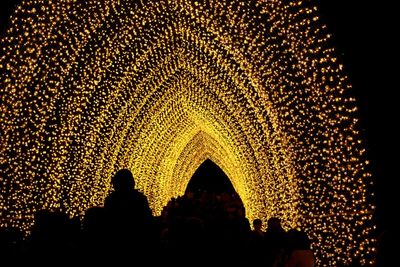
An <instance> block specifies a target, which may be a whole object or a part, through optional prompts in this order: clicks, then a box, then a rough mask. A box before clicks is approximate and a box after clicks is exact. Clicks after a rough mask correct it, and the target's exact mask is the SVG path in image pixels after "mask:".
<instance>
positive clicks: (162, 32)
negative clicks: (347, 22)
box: [0, 0, 375, 266]
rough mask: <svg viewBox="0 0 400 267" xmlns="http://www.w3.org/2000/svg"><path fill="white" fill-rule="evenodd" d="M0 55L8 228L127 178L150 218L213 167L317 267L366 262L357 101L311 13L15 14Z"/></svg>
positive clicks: (365, 177)
mask: <svg viewBox="0 0 400 267" xmlns="http://www.w3.org/2000/svg"><path fill="white" fill-rule="evenodd" d="M11 23H12V25H11V27H10V28H9V29H8V31H7V33H6V34H5V36H4V38H3V39H2V40H1V43H2V47H3V48H2V50H1V54H0V56H1V58H0V68H1V71H2V73H3V74H2V76H1V86H0V88H1V101H2V104H1V117H0V129H1V146H0V149H1V153H0V155H1V164H2V165H1V166H2V169H1V176H0V179H1V180H0V185H1V191H2V194H1V196H0V215H1V216H0V218H1V221H0V223H1V225H3V226H17V227H21V228H23V229H25V230H28V229H29V227H30V225H31V223H32V218H33V217H32V216H33V214H34V212H35V211H36V210H38V209H61V210H63V211H65V212H67V213H68V214H69V215H71V216H74V215H77V214H82V213H84V211H85V210H86V209H87V208H88V207H91V206H95V205H101V203H102V202H103V200H104V198H105V196H106V195H107V193H108V191H109V181H110V177H111V176H112V175H113V174H114V173H115V171H116V170H117V169H119V168H122V167H125V168H130V169H131V170H132V171H133V173H134V176H135V177H136V180H137V186H138V187H139V188H140V189H141V190H142V191H143V192H144V193H145V194H146V195H147V196H148V198H149V202H150V204H151V207H152V209H153V211H154V213H155V214H158V213H159V212H160V211H161V209H162V207H163V206H164V205H165V204H166V203H167V201H168V199H170V198H171V197H173V196H177V195H179V194H182V193H183V192H184V189H185V187H186V185H187V183H188V181H189V179H190V177H191V175H192V174H193V173H194V172H195V170H196V168H197V167H198V166H199V165H200V164H201V163H202V162H203V161H204V160H205V159H207V158H210V159H212V160H213V161H214V162H216V163H217V164H218V165H219V166H220V167H221V168H222V169H223V170H224V171H225V172H226V173H227V175H228V176H229V177H230V179H231V180H232V184H233V186H234V187H235V189H236V191H237V192H238V193H239V195H240V196H241V198H242V199H243V202H244V205H245V207H246V213H247V214H246V215H247V216H248V218H249V219H253V218H256V217H260V218H262V219H264V220H266V219H268V218H269V217H271V216H280V217H281V218H283V221H284V225H285V226H286V227H295V226H299V227H301V228H303V229H306V231H307V233H308V234H309V236H310V237H311V238H312V240H313V244H314V245H313V246H314V249H315V251H316V254H317V259H318V262H319V263H321V264H322V265H331V266H333V265H336V264H337V263H338V262H343V263H348V261H349V260H350V259H351V258H352V257H354V256H355V257H359V258H361V259H362V260H363V261H364V262H365V261H370V260H371V259H372V255H373V254H374V253H373V252H374V243H375V240H374V239H373V238H372V232H373V228H374V225H373V223H372V212H373V209H374V206H373V205H372V204H371V201H370V199H369V197H368V195H372V194H368V192H367V191H368V187H369V186H370V183H371V182H370V178H369V177H370V174H369V173H368V171H367V170H366V168H367V165H368V161H367V160H366V159H365V155H364V154H365V149H364V148H363V147H362V143H361V141H360V136H359V133H358V131H357V120H356V118H355V117H356V107H355V100H354V99H353V98H352V97H351V96H349V95H348V93H347V92H348V91H349V89H350V85H349V83H348V80H347V78H346V76H345V75H344V72H343V70H342V66H341V65H340V63H339V62H338V61H337V57H336V56H335V51H334V49H333V48H331V47H330V45H329V43H330V42H329V38H330V36H329V34H328V33H327V31H326V29H325V26H324V25H322V24H321V22H320V21H319V18H318V10H317V8H316V7H314V5H313V4H312V2H310V1H301V0H300V1H278V0H269V1H261V0H259V1H237V0H231V1H213V0H208V1H194V0H160V1H145V0H143V1H132V0H129V1H128V0H106V1H94V0H93V1H91V0H89V1H74V0H64V1H57V2H53V1H44V0H36V1H22V3H21V5H20V6H19V7H18V8H17V9H16V11H15V14H14V15H13V17H12V21H11Z"/></svg>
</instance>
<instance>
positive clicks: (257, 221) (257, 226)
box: [253, 219, 262, 231]
mask: <svg viewBox="0 0 400 267" xmlns="http://www.w3.org/2000/svg"><path fill="white" fill-rule="evenodd" d="M253 227H254V230H256V231H261V228H262V221H261V219H254V220H253Z"/></svg>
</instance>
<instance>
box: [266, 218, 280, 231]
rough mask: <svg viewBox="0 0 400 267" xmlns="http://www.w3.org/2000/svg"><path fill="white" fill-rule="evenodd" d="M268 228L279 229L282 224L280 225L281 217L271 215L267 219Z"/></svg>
mask: <svg viewBox="0 0 400 267" xmlns="http://www.w3.org/2000/svg"><path fill="white" fill-rule="evenodd" d="M268 229H269V230H271V231H281V230H283V229H282V225H281V219H279V218H277V217H271V218H269V220H268Z"/></svg>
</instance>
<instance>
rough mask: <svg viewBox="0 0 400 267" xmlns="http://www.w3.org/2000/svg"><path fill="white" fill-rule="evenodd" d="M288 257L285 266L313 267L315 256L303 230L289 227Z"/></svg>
mask: <svg viewBox="0 0 400 267" xmlns="http://www.w3.org/2000/svg"><path fill="white" fill-rule="evenodd" d="M288 244H289V251H288V252H289V255H288V256H289V257H288V259H287V261H286V264H285V267H314V266H315V258H314V254H313V252H312V250H311V241H310V239H309V238H308V236H307V234H306V233H305V232H303V231H299V230H296V229H291V230H289V232H288Z"/></svg>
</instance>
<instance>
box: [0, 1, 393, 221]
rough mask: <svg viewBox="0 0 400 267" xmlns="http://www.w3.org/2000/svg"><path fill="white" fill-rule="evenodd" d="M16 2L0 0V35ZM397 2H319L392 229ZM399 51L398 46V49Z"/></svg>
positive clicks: (382, 214) (383, 217) (383, 215)
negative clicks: (354, 101)
mask: <svg viewBox="0 0 400 267" xmlns="http://www.w3.org/2000/svg"><path fill="white" fill-rule="evenodd" d="M19 2H20V0H1V1H0V35H3V34H4V31H5V29H6V28H7V27H8V25H9V16H10V14H11V13H12V11H13V9H14V8H15V6H16V4H18V3H19ZM394 2H395V1H390V2H389V1H371V0H366V1H365V0H364V1H362V0H320V1H316V3H317V4H318V5H319V6H320V13H321V19H322V21H323V22H324V23H325V24H326V25H327V27H328V31H329V32H330V33H332V34H333V42H334V43H333V45H334V46H335V47H336V48H337V50H338V51H339V57H340V60H341V61H342V62H343V64H344V66H345V70H346V73H347V74H348V76H349V78H350V81H351V83H352V85H353V89H354V90H353V93H354V96H355V97H356V99H357V102H358V107H359V117H360V119H361V121H360V127H361V132H362V136H363V138H364V141H365V142H366V147H367V151H368V158H369V159H370V161H371V172H372V174H373V179H374V181H375V191H376V196H377V198H376V201H377V208H378V209H377V222H378V226H379V228H380V229H386V228H390V227H393V226H394V222H395V221H396V220H395V219H394V212H393V211H395V210H399V209H398V207H397V205H396V204H397V203H398V202H399V201H397V203H396V201H395V199H394V197H395V193H397V187H396V182H395V180H396V179H398V174H397V169H395V167H396V166H397V165H399V163H397V162H396V161H397V160H398V158H399V157H398V153H399V141H398V134H397V129H396V128H397V123H398V121H399V120H398V118H397V110H396V107H397V105H398V104H397V103H398V100H397V96H396V91H398V89H399V88H398V85H397V83H396V82H395V79H396V75H395V72H396V71H397V69H398V65H397V64H398V60H397V59H398V53H397V51H396V50H397V49H395V47H396V44H397V42H395V40H394V39H395V35H396V34H399V31H398V30H395V12H396V9H395V8H394ZM397 47H400V46H398V45H397Z"/></svg>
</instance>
